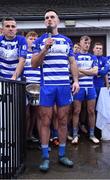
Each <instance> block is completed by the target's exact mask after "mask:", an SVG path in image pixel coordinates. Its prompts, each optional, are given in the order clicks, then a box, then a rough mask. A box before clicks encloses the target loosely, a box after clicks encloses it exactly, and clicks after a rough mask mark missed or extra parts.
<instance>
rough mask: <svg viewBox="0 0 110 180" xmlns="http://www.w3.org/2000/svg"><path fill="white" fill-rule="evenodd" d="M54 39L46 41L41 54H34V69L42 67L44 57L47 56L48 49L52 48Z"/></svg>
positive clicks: (32, 63)
mask: <svg viewBox="0 0 110 180" xmlns="http://www.w3.org/2000/svg"><path fill="white" fill-rule="evenodd" d="M53 42H54V41H53V39H51V38H48V39H47V40H46V41H45V46H44V48H43V49H42V50H41V51H40V52H39V53H34V54H33V56H32V60H31V65H32V67H34V68H36V67H38V66H40V65H41V64H42V63H43V60H44V57H45V56H46V54H47V52H48V49H50V48H51V46H52V45H53Z"/></svg>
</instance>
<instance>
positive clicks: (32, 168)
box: [18, 136, 110, 179]
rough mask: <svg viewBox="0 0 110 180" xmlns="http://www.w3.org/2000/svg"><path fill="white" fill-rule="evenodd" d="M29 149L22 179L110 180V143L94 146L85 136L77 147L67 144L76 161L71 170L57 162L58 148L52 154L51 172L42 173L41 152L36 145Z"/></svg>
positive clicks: (53, 149)
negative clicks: (40, 169) (40, 168)
mask: <svg viewBox="0 0 110 180" xmlns="http://www.w3.org/2000/svg"><path fill="white" fill-rule="evenodd" d="M29 147H30V148H28V149H27V159H26V169H25V171H24V173H23V174H21V175H20V176H19V177H18V178H20V179H110V142H109V141H106V142H101V143H100V144H99V145H94V144H93V143H92V142H90V140H89V139H88V138H87V137H86V136H83V137H82V138H81V139H80V143H79V145H77V146H74V145H71V144H70V142H68V143H67V154H68V156H69V157H71V158H72V159H73V161H74V167H73V168H71V169H68V168H65V167H62V166H61V165H59V164H58V161H57V152H58V151H57V148H54V147H52V151H51V152H50V159H51V164H50V170H49V172H47V173H42V172H40V171H39V169H38V165H39V163H40V160H41V159H40V157H41V154H40V151H39V150H38V149H37V148H36V145H34V146H29Z"/></svg>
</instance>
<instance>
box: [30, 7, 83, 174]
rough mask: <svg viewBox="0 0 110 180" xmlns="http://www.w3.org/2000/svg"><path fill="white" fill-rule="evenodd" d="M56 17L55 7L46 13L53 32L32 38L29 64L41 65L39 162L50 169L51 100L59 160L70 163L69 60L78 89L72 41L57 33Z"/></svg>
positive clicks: (57, 22)
mask: <svg viewBox="0 0 110 180" xmlns="http://www.w3.org/2000/svg"><path fill="white" fill-rule="evenodd" d="M58 24H59V18H58V14H57V13H56V11H54V10H51V9H50V10H47V11H46V13H45V25H46V27H48V26H50V27H51V28H50V29H51V30H52V32H49V33H45V34H43V35H42V36H41V37H39V38H38V39H37V40H36V41H35V49H34V55H33V57H32V66H33V67H37V66H39V65H41V67H42V70H41V91H40V114H41V142H42V158H43V160H42V163H41V164H40V167H39V168H40V170H41V171H48V169H49V153H48V143H49V138H50V123H51V122H50V121H51V116H52V109H53V106H54V104H56V106H57V113H58V134H59V152H58V156H59V163H61V164H63V165H65V166H67V167H72V166H73V161H71V160H69V158H68V157H66V154H65V147H66V136H67V117H68V111H69V105H70V104H71V102H72V97H71V87H70V79H69V69H68V64H69V62H70V66H71V71H72V75H73V78H74V84H73V87H72V88H73V89H72V90H73V91H74V93H76V92H78V90H79V84H78V70H77V64H76V61H75V59H74V57H73V50H72V43H71V40H70V39H69V38H67V37H66V36H64V35H61V34H59V33H58Z"/></svg>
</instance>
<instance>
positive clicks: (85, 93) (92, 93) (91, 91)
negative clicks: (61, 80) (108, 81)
mask: <svg viewBox="0 0 110 180" xmlns="http://www.w3.org/2000/svg"><path fill="white" fill-rule="evenodd" d="M73 97H74V100H79V101H83V100H92V99H96V97H97V94H96V90H95V88H80V90H79V92H78V93H77V94H75V95H74V96H73Z"/></svg>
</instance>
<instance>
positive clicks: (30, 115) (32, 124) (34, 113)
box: [23, 31, 41, 142]
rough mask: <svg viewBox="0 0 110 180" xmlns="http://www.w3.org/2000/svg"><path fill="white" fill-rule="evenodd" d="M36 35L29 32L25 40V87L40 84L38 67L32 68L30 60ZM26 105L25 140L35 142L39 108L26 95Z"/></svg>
mask: <svg viewBox="0 0 110 180" xmlns="http://www.w3.org/2000/svg"><path fill="white" fill-rule="evenodd" d="M37 38H38V35H37V33H36V32H35V31H29V32H28V33H27V35H26V40H27V44H28V50H27V56H26V62H25V65H24V71H23V76H24V77H25V78H26V86H27V85H32V84H40V77H41V76H40V67H38V68H32V66H31V58H32V43H33V42H34V40H35V39H37ZM27 100H28V101H27V104H26V127H27V128H26V135H27V140H28V141H29V142H30V141H32V142H37V141H38V139H37V138H36V137H35V136H34V135H33V129H34V128H35V129H36V127H37V130H38V131H37V132H39V131H40V126H39V125H40V120H39V113H38V112H39V106H38V105H37V104H36V105H32V104H31V101H32V96H29V94H27Z"/></svg>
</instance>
